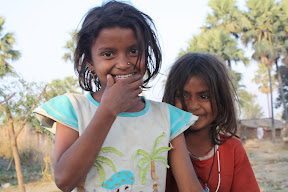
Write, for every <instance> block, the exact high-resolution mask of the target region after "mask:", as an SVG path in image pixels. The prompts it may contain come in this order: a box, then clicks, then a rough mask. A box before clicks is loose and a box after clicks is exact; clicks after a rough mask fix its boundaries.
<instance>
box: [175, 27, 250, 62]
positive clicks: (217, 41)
mask: <svg viewBox="0 0 288 192" xmlns="http://www.w3.org/2000/svg"><path fill="white" fill-rule="evenodd" d="M188 52H199V53H210V54H212V55H216V56H217V57H219V58H220V59H222V60H223V61H226V62H227V64H228V65H229V66H231V64H230V63H231V61H234V62H239V61H242V62H243V63H244V64H247V63H248V59H247V58H246V57H245V56H244V52H243V51H242V50H241V49H239V48H238V47H237V42H236V40H235V39H233V38H232V37H231V36H230V35H229V33H227V32H225V31H223V30H221V29H211V30H209V31H206V32H202V33H200V34H199V35H197V36H194V37H193V39H192V40H190V41H189V46H188V48H187V49H186V50H182V51H181V52H180V54H179V56H181V55H184V54H185V53H188Z"/></svg>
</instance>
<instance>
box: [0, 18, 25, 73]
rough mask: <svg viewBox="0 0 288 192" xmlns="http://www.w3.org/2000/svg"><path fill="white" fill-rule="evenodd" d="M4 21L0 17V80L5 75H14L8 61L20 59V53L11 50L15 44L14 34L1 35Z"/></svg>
mask: <svg viewBox="0 0 288 192" xmlns="http://www.w3.org/2000/svg"><path fill="white" fill-rule="evenodd" d="M4 23H5V19H4V18H3V17H0V78H3V77H4V76H5V75H8V74H12V75H15V72H14V70H13V67H12V66H11V64H9V61H11V60H12V61H15V60H17V59H19V58H20V52H19V51H16V50H14V49H13V45H14V43H15V39H14V34H13V33H6V34H3V29H4V27H3V26H4Z"/></svg>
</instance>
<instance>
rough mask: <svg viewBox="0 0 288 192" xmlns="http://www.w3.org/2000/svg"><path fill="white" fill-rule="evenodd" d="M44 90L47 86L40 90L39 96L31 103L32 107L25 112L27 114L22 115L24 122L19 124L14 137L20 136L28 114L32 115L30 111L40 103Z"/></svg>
mask: <svg viewBox="0 0 288 192" xmlns="http://www.w3.org/2000/svg"><path fill="white" fill-rule="evenodd" d="M46 88H47V85H45V87H44V89H43V90H42V92H41V94H40V95H39V97H38V98H37V100H36V101H35V102H34V103H33V105H32V107H31V108H30V110H28V111H27V113H26V114H25V115H24V117H25V118H24V120H23V121H22V123H21V126H20V129H19V130H18V131H17V133H16V134H15V137H16V138H17V137H18V135H19V134H20V132H21V131H22V129H23V128H24V127H25V125H26V123H27V121H28V119H29V117H30V114H31V113H32V111H33V110H34V109H35V108H36V106H37V105H38V103H39V102H40V100H41V98H42V96H43V95H44V93H45V92H46Z"/></svg>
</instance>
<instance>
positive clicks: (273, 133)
mask: <svg viewBox="0 0 288 192" xmlns="http://www.w3.org/2000/svg"><path fill="white" fill-rule="evenodd" d="M267 69H268V74H269V83H270V92H271V121H272V122H271V124H272V142H273V143H275V141H276V137H275V126H274V110H273V90H272V78H271V70H270V66H269V65H267Z"/></svg>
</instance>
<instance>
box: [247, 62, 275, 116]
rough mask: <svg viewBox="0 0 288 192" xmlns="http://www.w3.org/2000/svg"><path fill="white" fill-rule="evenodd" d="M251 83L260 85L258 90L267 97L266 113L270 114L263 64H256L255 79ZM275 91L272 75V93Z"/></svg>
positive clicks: (267, 86)
mask: <svg viewBox="0 0 288 192" xmlns="http://www.w3.org/2000/svg"><path fill="white" fill-rule="evenodd" d="M252 81H253V82H255V83H256V84H260V86H259V88H258V90H259V91H260V92H261V93H264V94H266V96H267V103H268V105H267V106H268V111H269V115H270V114H271V112H270V104H269V94H270V93H271V91H270V86H269V75H268V74H267V70H266V66H265V65H264V64H263V63H258V70H257V71H256V74H255V77H254V78H253V79H252ZM274 89H276V84H275V77H274V75H273V76H272V91H273V90H274Z"/></svg>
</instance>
